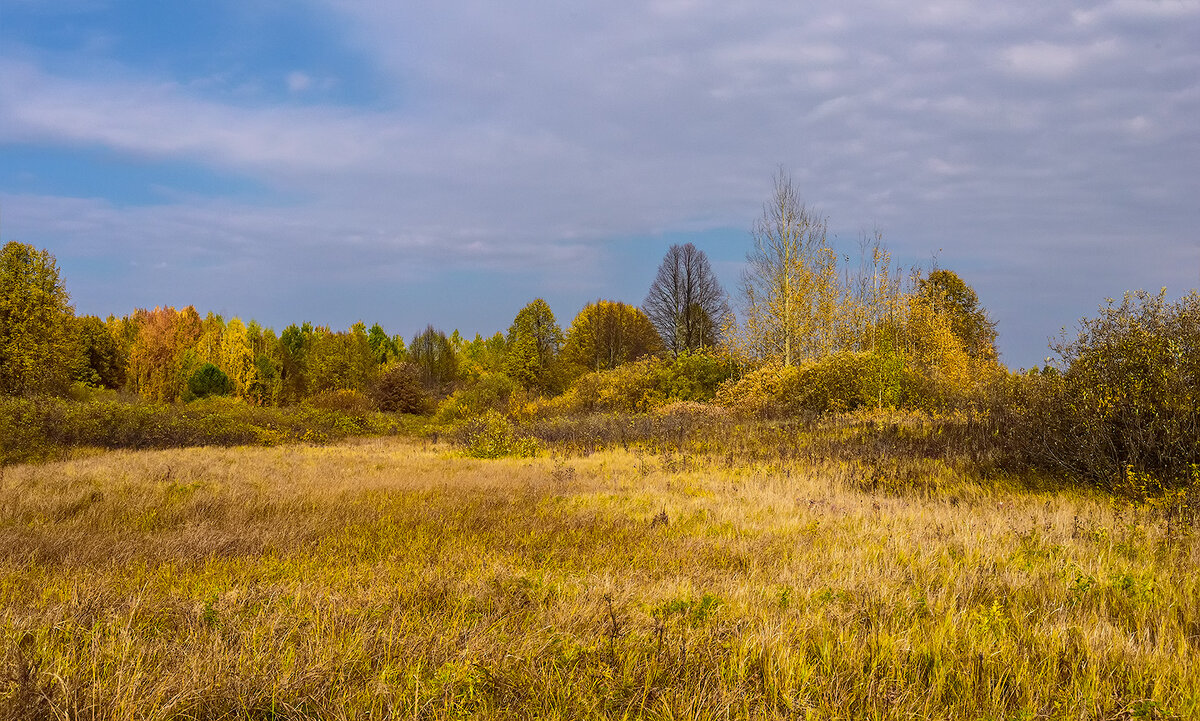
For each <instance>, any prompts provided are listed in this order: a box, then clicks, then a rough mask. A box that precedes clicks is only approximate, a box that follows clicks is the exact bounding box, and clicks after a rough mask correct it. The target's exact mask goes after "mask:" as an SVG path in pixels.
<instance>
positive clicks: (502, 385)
mask: <svg viewBox="0 0 1200 721" xmlns="http://www.w3.org/2000/svg"><path fill="white" fill-rule="evenodd" d="M522 398H524V393H523V392H522V390H521V386H520V385H519V384H518V383H517V382H516V381H514V380H513V379H512V378H509V377H508V376H507V375H504V374H503V373H486V374H484V375H482V376H480V378H479V380H478V381H476V382H475V383H474V384H472V385H470V386H468V387H466V388H461V389H459V390H457V391H455V392H454V393H452V394H450V397H448V398H447V399H446V400H445V401H443V402H442V405H441V407H440V408H439V409H438V420H440V421H442V422H445V423H456V422H458V421H461V420H464V419H466V418H471V417H473V416H478V415H481V414H483V413H486V412H487V411H496V412H498V413H508V412H509V411H510V410H512V406H513V404H514V401H515V400H519V399H522Z"/></svg>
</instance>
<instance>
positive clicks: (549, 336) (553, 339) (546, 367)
mask: <svg viewBox="0 0 1200 721" xmlns="http://www.w3.org/2000/svg"><path fill="white" fill-rule="evenodd" d="M507 341H508V351H507V359H506V361H505V370H506V371H507V372H508V375H509V376H510V377H511V378H512V379H513V380H515V381H517V382H518V383H520V384H521V385H522V386H523V387H525V388H527V389H529V390H533V391H536V392H539V393H556V392H558V391H560V390H562V375H561V373H560V368H559V364H558V351H559V348H560V347H561V346H562V344H563V333H562V329H561V328H559V327H558V322H557V321H555V320H554V313H553V312H552V311H551V310H550V306H549V305H548V304H547V303H546V301H544V300H542V299H541V298H536V299H534V300H533V301H531V302H530V303H529V304H528V305H526V306H525V307H524V308H522V309H521V310H520V311H519V312H518V313H517V317H516V318H514V319H513V323H512V325H511V326H509V329H508V337H507Z"/></svg>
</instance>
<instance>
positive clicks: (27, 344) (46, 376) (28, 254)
mask: <svg viewBox="0 0 1200 721" xmlns="http://www.w3.org/2000/svg"><path fill="white" fill-rule="evenodd" d="M73 314H74V311H73V310H72V308H71V306H70V298H69V296H68V295H67V291H66V288H65V287H64V286H63V283H62V280H61V279H60V278H59V277H58V263H57V262H56V261H55V259H54V256H53V255H51V254H50V253H49V252H48V251H45V250H37V249H36V248H34V247H33V246H31V245H25V244H24V243H17V242H15V241H9V242H8V243H5V244H4V247H3V249H0V395H25V394H33V393H63V392H65V391H66V390H67V387H68V386H69V385H70V381H71V371H72V368H73V366H74V365H75V364H76V360H75V359H76V357H77V355H76V354H75V353H72V350H73V349H72V347H71V342H70V338H69V330H70V326H71V324H72V317H73Z"/></svg>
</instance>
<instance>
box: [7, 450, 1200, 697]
mask: <svg viewBox="0 0 1200 721" xmlns="http://www.w3.org/2000/svg"><path fill="white" fill-rule="evenodd" d="M0 472H2V474H3V475H0V549H4V550H3V552H2V553H0V654H3V656H0V661H2V663H3V664H4V665H3V666H0V718H6V719H22V720H25V719H39V718H47V719H51V718H73V719H92V718H95V719H218V718H230V719H251V718H252V719H266V718H314V719H317V718H320V719H329V718H334V719H336V718H354V719H358V718H377V719H390V718H457V717H463V718H466V717H470V718H490V717H506V718H531V717H540V718H563V719H576V718H593V717H620V718H635V717H646V718H829V719H832V718H948V719H949V718H955V719H959V718H971V719H975V718H979V719H993V718H994V719H1009V718H1030V719H1032V718H1056V719H1057V718H1061V719H1090V718H1195V717H1197V716H1198V715H1200V664H1195V663H1191V661H1192V658H1193V657H1194V656H1195V655H1196V652H1197V649H1198V647H1200V581H1198V578H1197V574H1196V572H1195V571H1196V568H1197V561H1198V560H1200V550H1198V546H1197V543H1196V541H1195V538H1194V537H1193V536H1192V534H1191V532H1190V529H1188V528H1182V529H1181V528H1179V527H1178V524H1176V525H1175V526H1172V525H1171V523H1170V522H1168V521H1166V520H1165V519H1164V516H1163V515H1162V514H1160V513H1158V512H1157V511H1155V510H1154V509H1152V508H1146V507H1141V506H1137V505H1133V504H1129V503H1125V502H1119V501H1114V500H1111V499H1108V498H1106V497H1103V496H1099V495H1094V494H1087V493H1083V492H1076V491H1070V490H1063V489H1056V490H1045V489H1044V488H1043V489H1042V490H1029V489H1028V484H1023V483H1022V482H1020V481H1017V480H1013V479H991V480H986V481H985V480H981V479H979V478H974V477H969V476H966V475H963V474H962V473H960V472H957V471H955V470H954V469H953V468H952V467H951V466H949V465H946V464H944V463H929V464H927V466H926V470H925V472H926V473H927V474H929V476H930V477H929V478H928V479H926V480H927V481H928V482H924V483H920V484H911V483H910V484H906V485H905V486H904V487H897V486H894V485H889V484H887V483H882V484H881V483H880V482H879V479H878V473H877V472H876V471H875V470H873V469H871V468H868V467H865V466H863V465H862V464H858V463H851V462H845V461H842V462H838V461H831V460H820V459H812V458H809V459H789V458H782V457H781V458H780V459H778V460H776V461H774V462H766V461H761V460H760V461H754V462H751V461H741V460H739V459H738V458H736V457H733V456H730V455H728V454H720V455H714V456H705V455H688V454H667V455H663V454H651V453H648V452H640V451H638V450H637V449H636V448H631V449H629V450H624V449H616V450H601V451H597V452H594V453H588V454H586V455H582V454H577V455H559V456H556V455H555V453H554V452H553V451H546V450H544V451H543V452H542V454H541V455H540V456H538V457H535V458H526V459H498V460H477V459H470V458H466V457H463V456H462V455H461V454H460V453H459V452H457V451H456V450H455V449H454V448H452V447H450V446H448V445H445V444H434V443H430V442H429V441H425V440H418V439H406V438H382V439H371V440H362V441H354V442H349V443H345V444H341V445H334V446H324V447H318V446H306V445H288V446H279V447H270V448H230V449H220V448H193V449H183V450H170V451H152V452H124V451H119V452H108V453H98V452H97V453H91V454H78V457H76V458H74V459H72V460H69V461H64V462H58V463H48V464H43V465H18V466H10V467H8V468H3V469H0ZM872 474H875V475H874V476H872Z"/></svg>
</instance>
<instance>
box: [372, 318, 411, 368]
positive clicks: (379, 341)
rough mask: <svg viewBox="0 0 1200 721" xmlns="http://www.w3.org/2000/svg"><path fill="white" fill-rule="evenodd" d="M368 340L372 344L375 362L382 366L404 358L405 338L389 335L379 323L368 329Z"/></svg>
mask: <svg viewBox="0 0 1200 721" xmlns="http://www.w3.org/2000/svg"><path fill="white" fill-rule="evenodd" d="M397 340H399V344H397ZM367 342H368V343H369V344H370V345H371V353H372V354H374V356H375V362H376V363H378V364H379V365H381V366H385V365H388V364H391V363H397V362H399V361H402V360H404V354H403V349H404V340H403V339H402V338H400V336H396V337H395V338H392V337H390V336H388V334H387V333H386V332H385V331H384V330H383V327H382V326H380V325H379V324H378V323H376V324H374V325H372V326H371V328H370V330H368V331H367Z"/></svg>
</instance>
